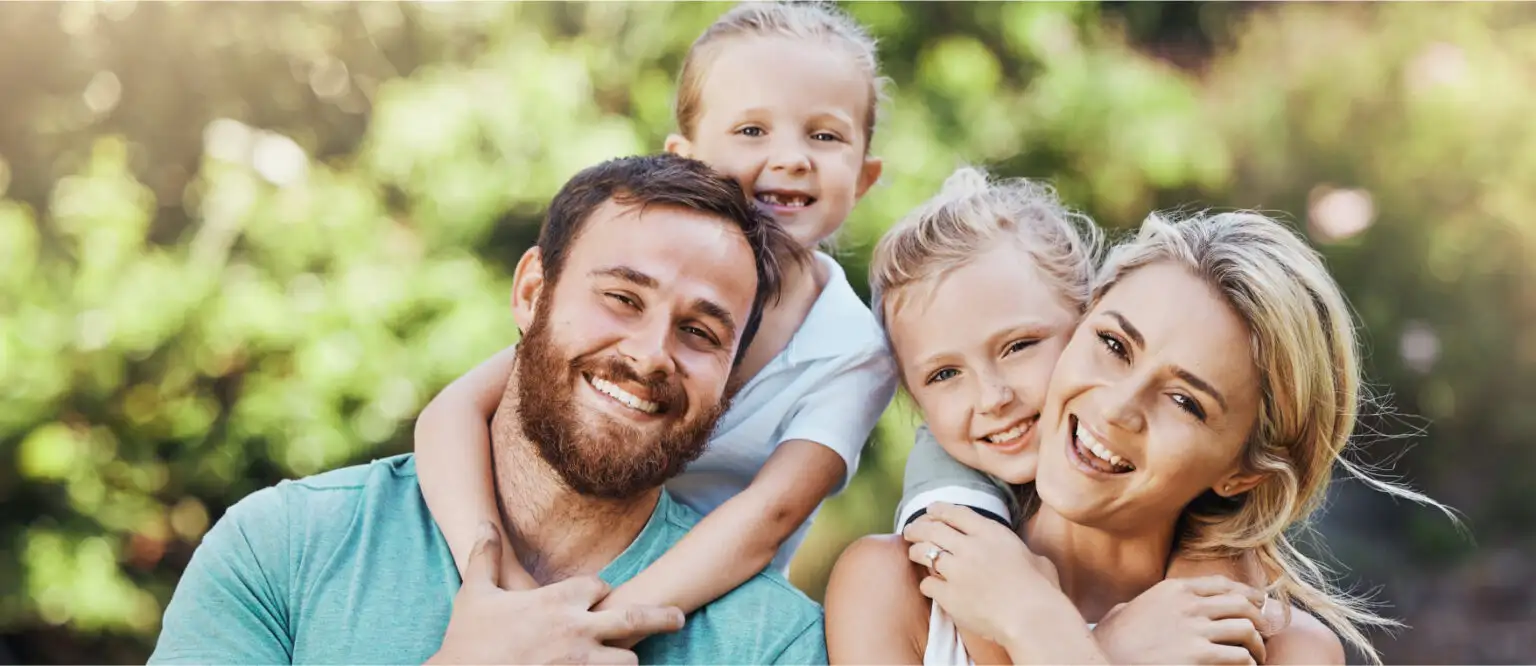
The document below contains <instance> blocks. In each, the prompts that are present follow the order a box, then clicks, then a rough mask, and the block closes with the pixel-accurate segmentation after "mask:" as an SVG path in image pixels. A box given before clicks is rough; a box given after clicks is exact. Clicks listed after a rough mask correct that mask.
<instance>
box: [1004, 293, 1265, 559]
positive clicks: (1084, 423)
mask: <svg viewBox="0 0 1536 666" xmlns="http://www.w3.org/2000/svg"><path fill="white" fill-rule="evenodd" d="M1259 408H1260V396H1259V372H1258V368H1257V367H1256V366H1255V364H1254V362H1253V357H1252V343H1251V341H1250V336H1249V331H1248V326H1247V324H1246V323H1245V322H1244V321H1243V319H1242V318H1241V317H1239V316H1238V314H1237V312H1236V311H1234V310H1233V309H1232V308H1231V307H1229V306H1228V305H1227V303H1226V301H1225V300H1224V299H1223V298H1222V296H1221V295H1220V294H1219V293H1217V292H1216V291H1215V290H1214V289H1213V288H1212V287H1211V286H1210V285H1208V284H1206V283H1205V281H1204V280H1202V279H1201V278H1199V277H1198V276H1196V275H1194V274H1193V273H1191V272H1189V271H1188V270H1185V269H1184V268H1183V267H1181V266H1178V265H1175V264H1172V263H1167V262H1164V263H1154V264H1150V265H1147V266H1144V267H1141V268H1138V269H1135V270H1134V271H1133V272H1131V273H1130V274H1128V275H1125V276H1124V277H1122V278H1121V279H1120V281H1119V282H1118V283H1117V284H1115V285H1114V286H1113V287H1112V288H1110V290H1109V291H1108V292H1107V293H1106V294H1104V297H1103V298H1101V299H1100V300H1099V303H1098V304H1097V305H1095V306H1094V308H1093V310H1092V311H1091V312H1089V313H1088V316H1087V317H1086V318H1085V319H1084V320H1083V323H1082V325H1081V326H1079V327H1078V329H1077V332H1076V334H1074V335H1073V337H1072V341H1071V343H1070V344H1068V345H1067V349H1066V351H1065V352H1064V353H1063V354H1062V356H1061V360H1060V362H1058V363H1057V364H1056V371H1055V374H1054V376H1053V377H1052V379H1051V390H1050V394H1049V396H1048V397H1047V399H1046V401H1045V409H1044V410H1043V412H1042V414H1041V418H1040V435H1041V440H1040V469H1039V478H1038V479H1036V481H1035V488H1036V490H1037V491H1038V492H1039V495H1040V499H1041V501H1042V502H1044V503H1045V504H1046V505H1047V506H1049V507H1050V508H1051V509H1052V510H1054V511H1055V512H1056V513H1059V514H1061V515H1062V516H1064V517H1066V518H1067V519H1068V520H1071V521H1072V522H1075V523H1078V524H1081V525H1095V526H1099V527H1102V528H1105V529H1117V530H1122V531H1131V530H1145V529H1146V528H1147V526H1158V527H1162V526H1166V525H1169V524H1171V523H1172V521H1174V520H1176V519H1177V517H1178V516H1179V515H1180V514H1181V513H1182V512H1183V511H1184V508H1185V507H1186V506H1187V505H1188V504H1189V503H1190V502H1191V501H1193V500H1194V499H1195V498H1196V497H1199V496H1200V495H1201V494H1203V493H1205V492H1207V491H1214V492H1216V493H1217V494H1220V495H1223V496H1228V497H1230V496H1232V495H1236V494H1238V493H1242V492H1246V491H1247V490H1249V489H1250V488H1252V487H1253V486H1254V485H1257V483H1258V482H1259V481H1260V480H1261V478H1260V477H1259V476H1257V475H1252V474H1247V473H1244V472H1242V471H1241V465H1240V458H1241V455H1242V452H1243V447H1244V444H1245V443H1246V442H1247V440H1248V437H1249V435H1250V433H1252V432H1253V430H1254V427H1255V424H1256V423H1257V421H1258V416H1259Z"/></svg>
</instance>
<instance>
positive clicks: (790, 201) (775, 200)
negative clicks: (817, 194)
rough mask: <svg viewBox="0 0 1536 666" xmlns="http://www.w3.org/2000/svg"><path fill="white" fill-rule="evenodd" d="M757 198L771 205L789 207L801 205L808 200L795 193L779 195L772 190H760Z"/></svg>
mask: <svg viewBox="0 0 1536 666" xmlns="http://www.w3.org/2000/svg"><path fill="white" fill-rule="evenodd" d="M757 200H758V201H761V202H763V203H765V204H770V205H773V206H788V207H791V208H799V207H803V206H805V205H806V204H807V203H809V202H810V200H809V199H807V198H806V197H802V196H799V195H796V194H785V195H780V194H777V193H774V192H762V193H760V194H758V195H757Z"/></svg>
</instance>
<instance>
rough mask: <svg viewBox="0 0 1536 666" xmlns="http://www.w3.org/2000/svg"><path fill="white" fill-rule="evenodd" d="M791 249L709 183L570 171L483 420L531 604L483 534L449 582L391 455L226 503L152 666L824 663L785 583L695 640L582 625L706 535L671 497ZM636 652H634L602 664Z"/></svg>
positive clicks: (815, 615) (754, 583) (706, 173)
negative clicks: (520, 335) (500, 384)
mask: <svg viewBox="0 0 1536 666" xmlns="http://www.w3.org/2000/svg"><path fill="white" fill-rule="evenodd" d="M794 251H795V250H794V246H793V243H792V241H790V239H789V237H788V236H787V235H786V234H785V233H784V232H783V230H782V229H780V228H778V227H777V226H776V225H774V224H773V223H772V222H771V221H770V220H768V219H767V218H766V217H765V216H763V215H762V214H761V213H759V212H758V211H757V210H756V207H755V206H754V204H753V203H752V202H751V201H750V200H749V199H747V198H746V197H745V195H744V194H743V193H742V191H741V189H740V187H739V186H738V185H737V184H736V183H735V182H734V181H732V180H730V179H728V178H725V177H723V176H719V175H717V174H715V173H714V172H712V171H710V170H709V169H708V168H707V167H705V166H704V165H702V164H701V163H698V162H694V161H692V160H686V159H683V158H680V157H674V156H657V157H639V158H626V159H620V160H614V161H611V162H607V163H604V164H602V165H599V166H596V167H593V168H590V169H587V170H586V171H583V172H582V173H580V174H577V175H576V176H575V177H574V178H573V179H572V180H571V181H570V182H569V183H567V184H566V186H565V187H564V188H563V189H562V190H561V191H560V193H559V194H558V195H557V196H556V197H555V199H554V201H553V202H552V203H551V205H550V210H549V214H548V217H547V218H546V220H545V224H544V227H543V229H542V230H541V233H540V236H539V244H538V246H537V247H535V248H533V249H530V250H529V251H528V252H527V253H526V254H524V255H523V257H522V259H521V261H519V262H518V265H517V270H516V273H515V275H514V279H513V292H512V309H513V313H514V315H515V317H516V319H517V323H518V325H519V327H520V328H521V329H523V330H524V331H526V335H525V336H524V339H523V340H522V342H521V343H520V345H519V347H518V351H517V363H516V369H515V371H514V372H513V374H512V377H511V378H510V379H509V381H508V384H507V388H506V391H505V392H504V394H503V398H502V402H501V404H500V406H499V408H498V409H497V412H496V416H495V418H494V419H493V421H492V433H493V434H492V444H493V446H492V448H493V458H494V461H495V465H494V467H495V473H496V486H497V493H498V495H499V500H500V506H501V520H502V525H501V526H500V527H501V528H502V530H503V531H504V533H505V534H506V535H507V536H506V538H507V539H508V541H509V542H510V544H509V545H511V546H514V550H515V552H516V554H517V557H518V558H519V559H520V560H521V563H522V565H523V566H524V567H525V568H526V569H527V571H528V572H529V573H531V574H532V575H533V577H534V579H535V580H536V581H537V583H538V584H539V585H542V587H536V588H530V589H513V590H508V589H503V588H502V586H501V585H499V584H498V579H499V576H498V572H499V570H500V564H499V555H500V552H501V548H500V537H499V536H498V535H497V529H496V526H492V525H489V524H488V525H486V526H484V529H483V533H484V535H485V536H484V537H483V538H482V540H481V542H480V544H479V545H477V547H476V548H475V552H474V554H473V555H472V557H471V563H470V566H469V567H468V572H469V573H468V574H467V575H466V576H465V578H464V580H463V581H462V584H461V581H460V579H459V576H458V574H457V569H456V568H455V566H454V562H453V557H452V555H451V554H450V552H449V550H448V546H447V544H446V543H445V542H444V541H443V539H442V536H441V534H440V532H439V531H438V529H437V526H436V524H435V523H434V522H433V520H432V517H431V514H430V513H429V512H428V510H427V507H426V505H425V503H424V502H423V500H422V498H421V494H420V487H419V485H418V483H417V479H416V476H415V466H414V463H413V459H412V457H411V456H409V455H405V456H398V457H395V458H389V459H385V460H380V461H376V462H374V463H372V464H369V465H362V466H357V467H351V468H346V469H341V470H337V471H333V472H329V473H326V474H321V475H318V476H315V477H310V478H307V479H302V480H299V481H291V482H283V483H280V484H278V485H277V486H275V487H272V488H267V489H265V490H262V491H259V492H257V493H255V494H253V495H251V496H250V497H247V498H246V499H244V500H242V501H241V502H239V503H238V504H236V505H235V506H233V507H231V508H230V510H229V511H228V512H227V513H226V514H225V515H224V517H223V518H222V519H220V520H219V522H218V524H217V525H215V526H214V528H213V529H212V530H211V531H209V533H208V535H207V537H206V538H205V539H204V541H203V543H202V545H201V546H200V547H199V548H198V551H197V553H196V554H195V555H194V556H193V558H192V562H191V564H190V565H189V566H188V568H187V571H186V573H185V575H184V576H183V578H182V580H181V583H180V585H179V586H178V588H177V590H176V593H175V595H174V596H173V598H172V600H171V603H170V606H169V607H168V608H167V609H166V614H165V622H164V628H163V630H162V632H161V635H160V640H159V642H158V644H157V645H156V649H155V653H154V655H153V656H152V658H151V662H159V663H171V662H195V663H220V664H228V663H302V662H329V663H336V662H344V663H379V662H388V663H406V662H412V663H420V662H422V661H424V660H430V661H432V662H440V663H449V662H461V663H545V662H564V663H569V662H605V663H622V662H634V661H636V660H638V661H641V662H645V663H825V662H826V652H825V643H824V638H823V634H822V621H821V612H820V609H819V608H818V607H817V606H816V604H815V603H813V602H812V601H810V600H809V599H807V598H806V597H805V596H804V595H802V594H800V593H799V592H798V591H796V590H795V589H794V588H793V587H792V586H790V585H789V583H788V581H786V580H784V578H782V577H781V576H778V575H776V574H769V573H764V574H760V575H758V576H757V577H755V578H754V579H752V580H750V581H748V582H747V583H745V584H743V585H742V586H740V587H739V588H737V589H736V590H735V591H733V592H731V593H729V594H727V595H725V596H723V597H721V598H720V599H718V600H717V601H715V602H714V603H711V604H709V605H707V606H705V607H703V608H701V609H700V610H698V611H696V612H695V613H694V614H693V615H691V616H690V617H689V618H688V619H687V622H686V625H685V624H684V621H683V617H682V615H681V613H679V612H678V611H677V610H676V609H666V608H650V607H633V608H627V609H614V610H603V611H593V610H591V609H592V607H593V606H594V605H595V604H596V603H597V602H598V601H599V600H600V599H601V598H602V597H603V595H605V594H606V593H607V590H608V589H609V586H617V585H618V584H620V583H622V582H623V581H625V580H627V579H628V578H630V577H632V576H634V575H635V574H636V573H638V572H639V571H640V570H642V569H643V568H644V567H646V566H647V565H649V564H650V563H651V562H653V561H654V560H655V559H656V558H658V557H660V556H661V555H662V554H663V553H665V552H666V551H667V550H668V549H669V548H671V547H672V545H673V544H674V543H676V542H677V541H678V540H680V539H681V538H682V537H683V535H684V534H685V533H686V532H687V531H688V529H689V528H690V527H691V526H692V525H693V524H694V523H695V522H696V521H697V520H698V519H699V516H698V514H696V513H694V512H693V511H691V510H690V509H688V508H686V507H684V506H682V505H681V504H678V503H675V502H673V501H672V499H671V498H670V497H668V495H667V493H666V492H665V490H664V489H663V488H662V483H663V482H664V481H666V480H667V479H668V478H670V477H671V476H673V475H676V474H677V473H678V472H680V471H681V470H682V468H683V467H684V465H686V464H687V463H688V462H689V461H690V460H692V459H694V458H695V457H697V456H698V455H699V453H700V452H701V449H702V448H703V446H704V443H705V441H706V440H707V437H708V435H709V433H710V430H711V429H712V428H713V427H714V424H715V421H716V420H717V419H718V418H719V416H720V414H721V413H722V412H723V411H724V409H725V402H726V400H725V390H726V382H727V378H728V376H729V375H730V371H731V368H732V366H733V365H734V363H735V362H736V360H737V359H738V356H739V355H738V350H740V349H744V348H745V347H746V346H747V343H748V342H749V341H750V338H751V335H752V332H753V330H754V329H755V327H756V325H757V321H758V318H759V313H760V312H761V309H762V308H763V306H764V303H765V302H766V300H767V299H768V298H770V297H772V296H773V295H774V293H775V292H776V290H777V288H778V275H779V271H778V263H777V261H778V258H782V257H785V256H792V253H793V252H794ZM652 634H654V635H652ZM645 635H651V636H650V638H647V639H646V640H643V641H641V642H640V643H639V644H638V645H636V646H635V648H634V652H629V651H626V650H621V649H618V648H616V647H609V646H606V645H605V643H611V642H616V641H622V640H625V639H628V638H632V637H639V636H645Z"/></svg>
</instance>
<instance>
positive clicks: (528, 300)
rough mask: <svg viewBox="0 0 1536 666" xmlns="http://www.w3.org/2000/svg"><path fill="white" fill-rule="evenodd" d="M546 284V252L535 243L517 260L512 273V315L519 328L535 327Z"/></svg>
mask: <svg viewBox="0 0 1536 666" xmlns="http://www.w3.org/2000/svg"><path fill="white" fill-rule="evenodd" d="M545 284H546V283H545V282H544V253H543V251H542V250H540V249H539V246H537V245H535V246H533V247H530V248H528V251H527V252H524V253H523V258H521V259H518V260H517V270H516V271H514V272H513V273H512V317H513V319H516V320H517V328H518V330H520V331H523V332H527V331H528V329H530V328H532V327H533V320H534V317H535V316H536V315H535V314H534V313H536V312H538V309H539V297H540V296H543V295H544V285H545Z"/></svg>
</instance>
